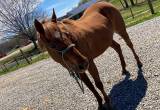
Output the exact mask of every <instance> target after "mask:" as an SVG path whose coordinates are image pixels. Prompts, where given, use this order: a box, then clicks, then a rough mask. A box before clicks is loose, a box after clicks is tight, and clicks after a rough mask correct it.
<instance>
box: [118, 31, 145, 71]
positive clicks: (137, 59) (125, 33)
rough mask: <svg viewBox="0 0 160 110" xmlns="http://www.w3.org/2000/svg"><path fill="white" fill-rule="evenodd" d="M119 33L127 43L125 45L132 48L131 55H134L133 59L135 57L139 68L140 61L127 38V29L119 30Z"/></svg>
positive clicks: (140, 65)
mask: <svg viewBox="0 0 160 110" xmlns="http://www.w3.org/2000/svg"><path fill="white" fill-rule="evenodd" d="M119 35H120V36H121V37H122V38H123V39H124V41H125V42H126V44H127V45H128V46H129V48H130V49H131V50H132V52H133V55H134V57H135V59H136V61H137V65H138V67H139V68H140V67H142V63H141V61H140V60H139V57H138V55H137V54H136V52H135V50H134V48H133V44H132V42H131V40H130V38H129V35H128V33H127V31H126V30H125V31H121V32H120V33H119Z"/></svg>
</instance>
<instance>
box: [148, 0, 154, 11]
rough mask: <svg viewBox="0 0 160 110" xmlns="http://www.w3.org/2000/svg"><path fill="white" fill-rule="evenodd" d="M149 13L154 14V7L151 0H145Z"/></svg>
mask: <svg viewBox="0 0 160 110" xmlns="http://www.w3.org/2000/svg"><path fill="white" fill-rule="evenodd" d="M147 2H148V5H149V8H150V10H151V13H152V14H154V9H153V5H152V2H151V0H147Z"/></svg>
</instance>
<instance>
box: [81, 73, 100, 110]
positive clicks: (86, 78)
mask: <svg viewBox="0 0 160 110" xmlns="http://www.w3.org/2000/svg"><path fill="white" fill-rule="evenodd" d="M79 75H80V77H81V80H82V81H83V82H84V84H85V85H86V86H87V87H88V88H89V89H90V90H91V91H92V93H93V94H94V96H95V97H96V99H97V101H98V104H99V107H100V108H101V107H102V98H101V96H100V95H99V94H98V92H97V91H96V89H95V87H94V86H93V84H92V83H91V81H90V79H89V78H88V76H87V75H86V73H80V74H79Z"/></svg>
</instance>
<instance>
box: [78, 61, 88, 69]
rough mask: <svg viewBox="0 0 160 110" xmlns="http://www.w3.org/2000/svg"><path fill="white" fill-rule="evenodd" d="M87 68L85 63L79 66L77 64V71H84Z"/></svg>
mask: <svg viewBox="0 0 160 110" xmlns="http://www.w3.org/2000/svg"><path fill="white" fill-rule="evenodd" d="M87 66H88V63H87V62H85V63H81V64H79V69H81V70H84V69H86V68H87Z"/></svg>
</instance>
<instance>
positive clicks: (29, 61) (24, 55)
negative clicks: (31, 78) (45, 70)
mask: <svg viewBox="0 0 160 110" xmlns="http://www.w3.org/2000/svg"><path fill="white" fill-rule="evenodd" d="M19 50H20V52H21V54H22V56H23V57H24V59H25V60H26V61H27V63H28V64H30V61H29V60H28V59H27V57H26V55H25V54H24V52H23V51H22V50H21V49H19Z"/></svg>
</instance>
